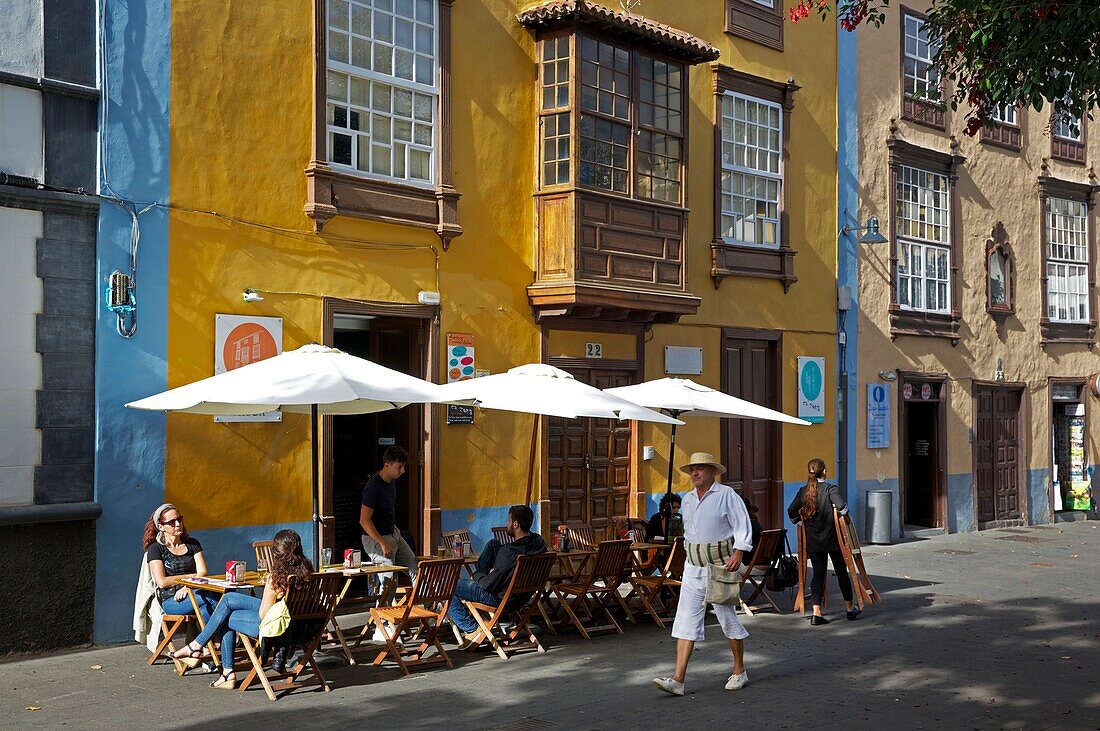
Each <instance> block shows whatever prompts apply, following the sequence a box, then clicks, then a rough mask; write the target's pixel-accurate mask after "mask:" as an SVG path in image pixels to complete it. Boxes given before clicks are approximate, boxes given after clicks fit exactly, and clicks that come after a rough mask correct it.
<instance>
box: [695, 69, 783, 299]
mask: <svg viewBox="0 0 1100 731" xmlns="http://www.w3.org/2000/svg"><path fill="white" fill-rule="evenodd" d="M711 71H712V74H713V79H712V80H713V90H714V120H715V121H714V224H713V225H714V238H713V239H712V240H711V245H710V248H711V278H712V279H713V280H714V288H715V289H718V287H719V285H720V284H721V283H722V279H724V278H725V277H729V276H744V277H761V278H765V279H777V280H779V281H780V282H781V283H782V284H783V292H784V293H786V292H787V291H788V290H789V289H790V288H791V285H792V284H794V283H795V282H797V281H798V277H796V276H795V274H794V256H795V254H796V253H797V252H796V251H795V250H794V249H793V248H792V247H791V245H790V230H791V226H790V220H789V215H788V213H787V188H788V185H787V182H788V180H789V178H788V176H787V169H788V163H789V161H790V140H791V111H792V110H793V109H794V94H795V92H797V91H798V90H799V89H800V88H801V87H800V86H798V84H796V83H795V81H794V78H793V77H792V78H790V79H788V80H787V81H786V82H779V81H772V80H771V79H765V78H762V77H759V76H752V75H750V74H747V73H745V72H743V71H737V70H735V69H733V68H730V67H729V66H725V65H723V64H720V63H712V64H711ZM727 91H731V92H736V93H738V94H743V95H745V96H750V97H755V98H757V99H762V100H764V101H768V102H772V103H773V104H778V105H779V106H780V108H781V109H782V110H783V115H782V119H783V121H782V135H781V139H780V151H781V154H780V170H782V171H783V179H782V183H781V185H780V192H779V247H778V248H765V247H762V246H745V245H740V244H731V243H728V242H727V241H725V239H723V238H722V177H721V176H722V166H721V164H720V163H719V156H720V155H721V154H722V97H723V96H725V94H726V92H727Z"/></svg>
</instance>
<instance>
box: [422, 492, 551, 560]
mask: <svg viewBox="0 0 1100 731" xmlns="http://www.w3.org/2000/svg"><path fill="white" fill-rule="evenodd" d="M510 507H512V506H511V505H493V506H490V507H485V508H462V509H458V510H444V511H442V512H441V513H440V518H439V522H440V526H441V527H442V530H445V531H448V530H462V529H463V528H465V529H466V530H468V531H469V532H470V543H471V544H473V548H474V551H480V550H481V549H482V548H483V547H484V546H485V544H486V543H487V542H488V541H489V539H490V538H492V537H493V528H496V527H498V526H502V525H507V524H508V509H509V508H510ZM531 509H532V510H534V511H535V524H534V526H533V528H532V529H533V530H534V531H535V532H536V533H539V534H541V535H542V536H543V538H546V540H547V541H549V538H548V537H547V536H548V533H549V532H550V531H549V529H547V528H546V527H544V526H543V525H542V520H541V518H542V516H541V514H540V511H539V506H538V503H536V504H534V505H532V506H531ZM424 548H425V551H427V550H428V549H427V547H424Z"/></svg>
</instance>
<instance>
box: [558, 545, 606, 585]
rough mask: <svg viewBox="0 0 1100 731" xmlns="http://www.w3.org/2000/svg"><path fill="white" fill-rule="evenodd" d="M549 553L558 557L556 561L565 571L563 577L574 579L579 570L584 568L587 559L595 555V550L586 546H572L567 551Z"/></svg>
mask: <svg viewBox="0 0 1100 731" xmlns="http://www.w3.org/2000/svg"><path fill="white" fill-rule="evenodd" d="M551 553H553V554H555V555H556V556H557V557H558V562H559V563H560V564H561V567H562V569H563V570H564V572H565V576H564V578H565V579H566V580H567V581H576V580H577V577H578V576H580V573H581V571H583V570H584V565H585V564H586V563H587V562H588V559H589V558H591V557H592V556H595V555H596V552H595V551H593V550H591V549H587V548H574V549H571V550H569V551H551Z"/></svg>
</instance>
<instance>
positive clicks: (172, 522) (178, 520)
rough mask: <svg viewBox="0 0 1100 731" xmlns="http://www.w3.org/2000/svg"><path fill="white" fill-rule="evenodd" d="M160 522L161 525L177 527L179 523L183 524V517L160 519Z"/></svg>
mask: <svg viewBox="0 0 1100 731" xmlns="http://www.w3.org/2000/svg"><path fill="white" fill-rule="evenodd" d="M160 524H161V525H170V526H173V527H175V528H179V527H180V526H181V525H183V518H173V519H172V520H162V521H161V523H160Z"/></svg>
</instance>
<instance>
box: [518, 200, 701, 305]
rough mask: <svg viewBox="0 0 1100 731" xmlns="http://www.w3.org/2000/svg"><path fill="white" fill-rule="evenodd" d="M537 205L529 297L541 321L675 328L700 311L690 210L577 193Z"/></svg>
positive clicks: (539, 202)
mask: <svg viewBox="0 0 1100 731" xmlns="http://www.w3.org/2000/svg"><path fill="white" fill-rule="evenodd" d="M536 205H537V210H538V232H537V234H536V236H537V240H538V252H537V256H536V271H535V281H534V283H533V284H532V285H531V286H529V287H528V288H527V296H528V298H529V299H530V301H531V307H532V308H533V309H534V311H535V316H536V318H537V319H539V320H545V319H547V318H554V317H572V318H582V319H600V320H605V321H606V320H620V321H625V322H644V323H654V322H664V323H668V322H676V321H677V320H679V319H680V317H681V316H683V315H691V314H694V313H695V312H696V311H697V310H698V309H699V303H700V299H699V298H698V297H695V296H693V295H692V294H690V293H688V292H687V291H686V269H685V266H684V241H685V230H686V228H687V215H688V211H687V209H686V208H682V207H680V206H671V205H663V204H660V203H650V202H645V201H638V200H631V199H627V198H624V197H621V196H617V195H613V194H607V193H602V192H599V191H593V190H587V189H575V188H571V189H568V190H560V191H554V192H544V193H540V194H538V195H537V196H536Z"/></svg>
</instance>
